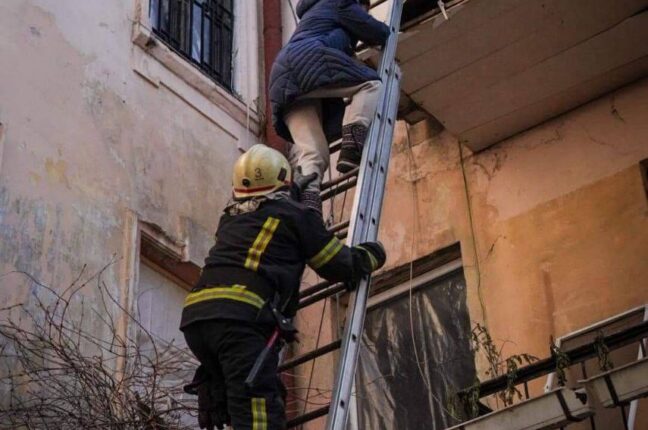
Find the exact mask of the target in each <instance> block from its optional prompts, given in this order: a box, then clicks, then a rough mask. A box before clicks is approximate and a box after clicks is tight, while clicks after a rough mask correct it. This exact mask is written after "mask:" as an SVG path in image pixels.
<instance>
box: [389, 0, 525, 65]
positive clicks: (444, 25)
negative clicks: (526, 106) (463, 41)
mask: <svg viewBox="0 0 648 430" xmlns="http://www.w3.org/2000/svg"><path fill="white" fill-rule="evenodd" d="M528 1H529V0H523V1H521V0H469V1H467V2H466V3H463V4H461V5H458V6H456V7H455V8H453V9H452V10H451V11H449V15H450V20H448V21H446V19H445V18H444V17H443V16H436V17H433V18H431V19H430V20H429V21H426V22H424V23H422V24H420V25H418V26H416V27H412V28H411V29H409V30H408V31H407V32H406V33H405V34H404V35H403V37H402V39H401V40H399V43H398V52H397V54H396V57H397V58H398V60H399V61H400V62H407V61H409V60H411V59H412V58H415V57H418V56H419V55H421V54H423V53H424V52H426V51H428V50H432V49H435V48H438V47H439V46H442V45H445V44H446V43H448V42H450V41H452V40H454V39H457V38H459V37H462V36H463V35H465V34H466V33H470V32H473V31H475V29H477V28H479V27H480V26H482V25H484V22H487V21H491V20H495V19H496V18H497V17H498V16H499V15H501V14H503V13H506V12H507V11H509V10H511V9H514V8H517V7H520V6H521V5H523V4H524V3H525V2H528ZM534 1H535V0H534ZM434 3H436V2H434Z"/></svg>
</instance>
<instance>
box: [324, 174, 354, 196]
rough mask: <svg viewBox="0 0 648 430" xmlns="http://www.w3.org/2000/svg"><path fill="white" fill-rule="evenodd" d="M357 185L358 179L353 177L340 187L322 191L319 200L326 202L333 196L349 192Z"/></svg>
mask: <svg viewBox="0 0 648 430" xmlns="http://www.w3.org/2000/svg"><path fill="white" fill-rule="evenodd" d="M357 183H358V178H357V177H353V178H351V179H349V180H348V181H347V182H344V183H342V184H340V185H337V186H335V187H333V188H331V189H329V190H326V191H324V192H323V193H322V194H320V198H321V199H322V201H324V200H328V199H330V198H331V197H333V196H337V195H338V194H342V193H343V192H345V191H346V190H349V189H351V188H353V187H355V186H356V184H357Z"/></svg>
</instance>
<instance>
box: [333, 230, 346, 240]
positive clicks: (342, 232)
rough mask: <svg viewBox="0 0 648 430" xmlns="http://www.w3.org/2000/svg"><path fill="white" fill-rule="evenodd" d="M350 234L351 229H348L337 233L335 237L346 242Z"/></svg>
mask: <svg viewBox="0 0 648 430" xmlns="http://www.w3.org/2000/svg"><path fill="white" fill-rule="evenodd" d="M348 234H349V229H348V228H347V229H345V230H342V231H341V232H339V233H335V237H337V238H338V239H342V240H344V239H346V237H347V235H348Z"/></svg>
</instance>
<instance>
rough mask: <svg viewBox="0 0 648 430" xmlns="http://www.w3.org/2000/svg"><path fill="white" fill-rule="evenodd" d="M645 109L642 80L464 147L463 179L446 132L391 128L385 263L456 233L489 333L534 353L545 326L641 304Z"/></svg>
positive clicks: (551, 330) (475, 306)
mask: <svg viewBox="0 0 648 430" xmlns="http://www.w3.org/2000/svg"><path fill="white" fill-rule="evenodd" d="M646 118H648V80H643V81H640V82H638V83H635V84H633V85H629V86H627V87H625V88H622V89H621V90H619V91H617V92H615V93H612V94H610V95H608V96H606V97H603V98H601V99H599V100H597V101H594V102H592V103H589V104H587V105H584V106H582V107H580V108H579V109H576V110H574V111H572V112H569V113H567V114H565V115H563V116H561V117H558V118H556V119H554V120H551V121H549V122H547V123H544V124H541V125H539V126H537V127H535V128H533V129H531V130H529V131H527V132H525V133H522V134H520V135H518V136H515V137H513V138H511V139H508V140H506V141H504V142H501V143H499V144H498V145H496V146H494V147H492V148H491V149H489V150H486V151H483V152H480V153H477V154H470V153H469V152H467V151H465V152H464V154H463V155H464V163H463V164H464V171H465V179H466V180H465V181H464V176H463V174H462V168H461V163H460V158H459V146H458V143H457V142H456V140H455V139H454V138H452V137H451V136H449V135H448V134H446V133H441V134H438V135H436V136H429V135H426V133H430V130H426V129H425V125H422V126H418V127H415V128H414V129H412V130H410V142H411V146H412V147H411V149H410V148H409V147H408V142H407V139H406V137H405V136H404V133H403V129H401V130H400V133H399V136H398V137H397V139H396V143H395V155H394V157H393V159H392V164H391V166H390V179H389V185H388V188H387V201H386V204H385V212H384V216H383V220H382V222H381V226H382V229H381V238H382V239H383V240H384V241H385V243H387V244H389V245H388V246H389V251H390V252H389V256H390V260H389V264H390V265H392V266H393V265H397V264H402V263H404V262H407V261H409V260H410V259H411V257H412V256H411V252H410V250H411V249H412V248H413V249H414V256H415V257H418V256H423V255H426V254H428V253H430V252H432V251H434V250H436V249H439V248H441V247H443V246H447V245H449V244H451V243H453V242H457V241H458V242H460V243H461V248H462V254H463V258H464V261H465V271H466V276H467V278H468V286H469V290H470V291H471V298H470V300H471V303H470V305H471V306H470V308H471V312H472V315H471V316H472V318H473V319H475V320H479V319H482V318H483V317H484V315H482V313H483V310H485V317H486V318H485V319H486V321H487V323H488V325H489V327H490V329H491V330H492V332H493V334H494V335H495V336H496V337H497V338H500V339H509V340H512V341H514V342H515V343H516V346H512V348H511V349H512V350H518V351H528V352H531V353H533V354H536V355H541V356H544V355H546V354H547V343H548V341H549V336H550V335H554V336H560V335H562V334H565V333H567V332H570V331H572V330H575V329H577V328H580V327H582V326H585V325H588V324H591V323H593V322H595V321H598V320H600V319H603V318H606V317H608V316H611V315H613V314H615V313H618V312H621V311H623V310H626V309H628V308H630V307H633V306H637V305H640V304H643V303H645V302H648V292H647V290H646V288H645V285H643V280H644V279H645V278H646V277H647V276H648V264H646V261H648V202H647V200H646V194H645V191H644V188H643V184H642V179H641V174H640V169H639V162H640V161H641V160H642V159H645V158H648V122H647V121H646ZM467 199H468V200H467ZM467 201H469V202H470V213H471V214H472V223H471V222H470V216H469V211H468V206H467ZM403 208H408V210H407V211H403ZM413 237H414V238H415V240H414V242H413V239H412V238H413ZM407 244H409V246H403V245H407ZM475 246H476V248H475ZM480 297H481V300H480Z"/></svg>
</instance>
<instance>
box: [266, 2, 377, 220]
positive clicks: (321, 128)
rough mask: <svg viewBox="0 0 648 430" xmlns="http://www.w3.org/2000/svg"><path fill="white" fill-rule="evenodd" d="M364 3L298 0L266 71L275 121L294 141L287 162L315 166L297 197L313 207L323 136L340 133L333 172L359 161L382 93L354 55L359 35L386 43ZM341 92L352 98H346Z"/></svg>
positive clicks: (323, 160) (306, 170)
mask: <svg viewBox="0 0 648 430" xmlns="http://www.w3.org/2000/svg"><path fill="white" fill-rule="evenodd" d="M368 8H369V1H368V0H364V1H363V0H360V1H358V0H300V2H299V3H298V4H297V9H296V12H297V16H298V17H299V18H300V21H299V24H298V25H297V28H296V30H295V33H294V34H293V35H292V37H291V38H290V41H289V42H288V43H287V44H286V45H285V46H284V47H283V48H282V49H281V51H280V52H279V54H278V55H277V58H276V60H275V62H274V64H273V66H272V71H271V73H270V103H271V106H272V121H273V125H274V127H275V130H276V131H277V134H278V135H279V136H281V137H283V138H284V139H286V140H288V141H290V142H293V143H294V145H292V148H291V153H290V161H291V164H292V165H293V167H297V168H298V169H297V171H299V170H301V173H302V174H303V175H304V176H307V175H310V174H313V173H316V174H317V179H316V180H314V181H312V182H311V183H310V184H309V186H308V187H307V189H306V190H304V192H303V193H302V202H303V203H304V204H305V205H306V206H308V207H310V208H313V209H315V210H317V211H318V212H319V213H321V211H322V202H321V199H320V196H319V192H320V185H321V182H322V177H323V175H324V172H325V171H326V170H327V169H328V166H329V143H330V142H333V141H335V140H337V139H339V138H340V137H342V149H341V151H340V156H339V160H338V164H337V170H338V171H339V172H341V173H346V172H348V171H350V170H352V169H353V168H355V167H357V166H358V165H359V164H360V160H361V156H362V146H363V144H364V141H365V138H366V136H367V131H368V128H369V125H370V123H371V120H372V118H373V116H374V114H375V110H376V105H377V103H378V96H379V95H380V88H381V82H380V78H379V76H378V74H377V73H376V71H375V70H373V69H372V68H370V67H368V66H367V65H365V64H362V63H360V62H359V61H357V60H356V59H354V58H353V55H354V47H355V46H356V45H357V43H358V41H359V40H360V41H362V42H364V43H366V44H368V45H384V44H385V43H386V41H387V38H388V36H389V27H387V26H386V25H385V24H384V23H382V22H380V21H378V20H376V19H375V18H373V17H372V16H371V15H369V13H368ZM344 99H348V100H350V103H349V104H348V106H346V104H345V101H344Z"/></svg>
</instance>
